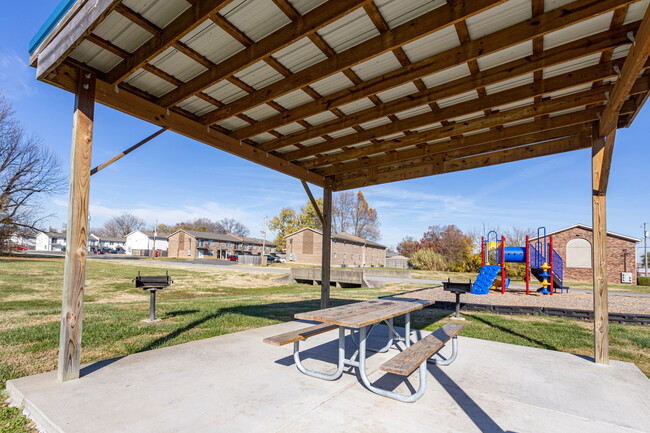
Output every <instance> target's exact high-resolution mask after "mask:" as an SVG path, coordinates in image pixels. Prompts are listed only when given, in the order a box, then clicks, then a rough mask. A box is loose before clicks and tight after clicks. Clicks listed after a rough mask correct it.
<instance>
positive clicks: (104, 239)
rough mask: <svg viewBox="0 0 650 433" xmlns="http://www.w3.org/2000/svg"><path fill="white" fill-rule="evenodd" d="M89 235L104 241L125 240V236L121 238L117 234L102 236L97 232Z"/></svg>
mask: <svg viewBox="0 0 650 433" xmlns="http://www.w3.org/2000/svg"><path fill="white" fill-rule="evenodd" d="M90 236H94V237H95V238H97V240H100V241H104V242H126V238H121V237H118V236H104V235H99V234H97V233H91V234H90Z"/></svg>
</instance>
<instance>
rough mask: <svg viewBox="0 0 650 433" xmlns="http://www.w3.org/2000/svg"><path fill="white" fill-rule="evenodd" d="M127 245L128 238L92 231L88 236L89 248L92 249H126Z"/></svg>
mask: <svg viewBox="0 0 650 433" xmlns="http://www.w3.org/2000/svg"><path fill="white" fill-rule="evenodd" d="M125 246H126V238H120V237H114V236H104V235H98V234H96V233H91V234H90V236H88V248H89V249H90V251H96V250H102V249H108V250H116V249H122V250H126V248H125Z"/></svg>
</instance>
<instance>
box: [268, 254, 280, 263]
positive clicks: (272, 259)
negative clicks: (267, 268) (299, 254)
mask: <svg viewBox="0 0 650 433" xmlns="http://www.w3.org/2000/svg"><path fill="white" fill-rule="evenodd" d="M266 263H267V264H270V263H280V259H279V258H278V257H275V256H272V255H270V254H267V255H266Z"/></svg>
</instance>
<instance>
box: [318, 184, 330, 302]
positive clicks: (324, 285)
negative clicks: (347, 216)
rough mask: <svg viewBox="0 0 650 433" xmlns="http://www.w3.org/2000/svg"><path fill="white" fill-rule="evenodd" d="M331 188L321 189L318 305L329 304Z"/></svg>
mask: <svg viewBox="0 0 650 433" xmlns="http://www.w3.org/2000/svg"><path fill="white" fill-rule="evenodd" d="M331 256H332V190H331V189H330V188H324V189H323V252H322V257H321V259H322V275H321V290H320V307H321V308H329V306H330V268H331V264H332V259H331Z"/></svg>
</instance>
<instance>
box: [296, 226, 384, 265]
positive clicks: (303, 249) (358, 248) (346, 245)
mask: <svg viewBox="0 0 650 433" xmlns="http://www.w3.org/2000/svg"><path fill="white" fill-rule="evenodd" d="M286 240H287V251H286V253H287V261H289V262H294V263H306V264H314V265H320V264H321V254H322V252H323V234H322V232H320V231H319V230H315V229H311V228H304V229H301V230H298V231H297V232H293V233H291V234H290V235H287V236H286ZM331 263H332V266H343V265H344V266H359V267H364V266H367V267H371V266H373V267H380V266H381V267H383V266H385V265H386V247H385V246H383V245H381V244H378V243H377V242H373V241H369V240H367V239H364V238H360V237H358V236H354V235H351V234H349V233H345V232H342V233H333V234H332V257H331Z"/></svg>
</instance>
